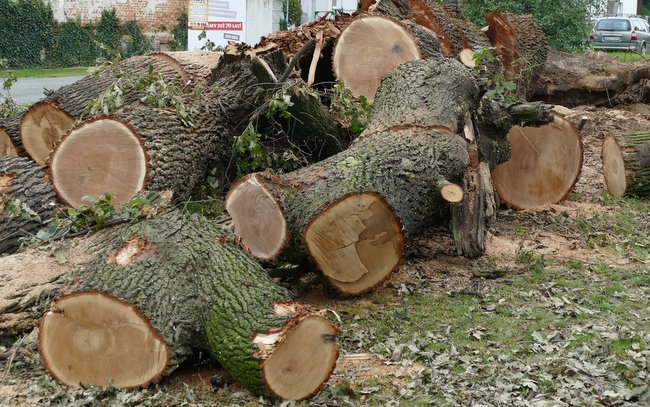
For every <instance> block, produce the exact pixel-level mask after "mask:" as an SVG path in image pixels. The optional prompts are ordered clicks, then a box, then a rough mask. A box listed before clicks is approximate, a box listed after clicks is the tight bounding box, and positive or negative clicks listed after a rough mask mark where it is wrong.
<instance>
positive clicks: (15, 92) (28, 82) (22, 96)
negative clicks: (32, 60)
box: [0, 76, 83, 105]
mask: <svg viewBox="0 0 650 407" xmlns="http://www.w3.org/2000/svg"><path fill="white" fill-rule="evenodd" d="M81 78H83V76H62V77H57V78H19V79H18V80H17V81H16V83H14V86H12V87H11V95H12V96H13V97H14V99H15V100H16V103H18V104H19V105H22V104H27V103H34V102H37V101H39V100H40V99H42V98H43V97H44V95H43V89H44V88H45V89H49V90H55V89H58V88H60V87H61V86H64V85H68V84H71V83H72V82H76V81H78V80H79V79H81ZM0 92H4V90H1V89H0Z"/></svg>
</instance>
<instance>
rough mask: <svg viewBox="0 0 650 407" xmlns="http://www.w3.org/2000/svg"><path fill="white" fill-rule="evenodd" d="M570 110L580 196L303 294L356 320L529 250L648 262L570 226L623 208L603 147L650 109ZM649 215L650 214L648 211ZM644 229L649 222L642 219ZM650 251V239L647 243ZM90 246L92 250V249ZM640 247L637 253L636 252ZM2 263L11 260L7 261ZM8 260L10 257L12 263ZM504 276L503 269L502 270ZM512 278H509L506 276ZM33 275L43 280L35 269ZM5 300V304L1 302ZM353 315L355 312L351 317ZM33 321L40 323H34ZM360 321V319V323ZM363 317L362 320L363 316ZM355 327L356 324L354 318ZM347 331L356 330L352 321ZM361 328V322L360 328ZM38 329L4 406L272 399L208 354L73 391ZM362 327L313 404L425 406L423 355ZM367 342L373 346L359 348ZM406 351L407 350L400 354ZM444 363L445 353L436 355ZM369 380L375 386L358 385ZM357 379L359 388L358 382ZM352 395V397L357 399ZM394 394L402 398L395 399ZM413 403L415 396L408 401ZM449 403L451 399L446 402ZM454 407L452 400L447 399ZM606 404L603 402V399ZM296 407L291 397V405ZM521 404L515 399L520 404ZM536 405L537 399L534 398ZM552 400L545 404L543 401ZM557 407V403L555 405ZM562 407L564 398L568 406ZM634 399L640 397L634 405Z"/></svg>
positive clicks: (79, 249)
mask: <svg viewBox="0 0 650 407" xmlns="http://www.w3.org/2000/svg"><path fill="white" fill-rule="evenodd" d="M564 113H565V117H566V118H567V119H569V120H570V121H572V122H573V123H575V124H577V123H579V122H580V121H581V120H584V119H586V120H587V121H586V125H585V126H584V128H583V130H582V132H581V135H582V140H583V144H584V162H583V169H582V173H581V176H580V179H579V181H578V182H577V184H576V186H575V190H574V195H573V196H572V197H570V199H569V200H567V201H565V202H562V203H559V204H557V205H551V206H549V207H547V208H540V209H539V210H535V211H524V212H514V211H511V210H507V209H502V210H501V211H500V212H499V214H498V216H497V220H496V222H494V223H493V224H492V225H491V228H490V231H489V235H488V238H487V252H486V254H485V255H484V256H483V257H481V258H479V259H475V260H467V259H464V258H460V257H457V256H456V255H455V253H454V250H453V241H452V238H451V236H450V234H449V232H448V231H447V230H445V229H433V230H430V231H429V232H428V233H427V234H426V235H424V236H421V237H419V238H417V239H415V240H414V241H412V242H410V244H409V252H408V261H407V263H406V264H405V265H404V267H402V269H401V270H400V271H398V272H397V273H396V275H395V276H393V278H392V279H391V280H390V282H389V283H388V284H386V286H385V287H384V288H382V289H380V290H378V291H377V292H375V293H373V294H372V295H371V296H368V297H365V298H364V297H362V298H358V299H352V300H350V299H336V298H332V297H331V296H329V295H328V293H327V292H326V290H325V289H324V288H323V287H322V286H321V285H320V284H318V283H312V284H307V285H306V286H305V287H302V288H301V290H303V291H304V293H303V294H302V295H301V296H300V298H299V299H300V301H301V302H303V303H306V304H309V305H310V306H312V307H314V308H328V309H332V310H334V311H336V312H338V311H339V310H343V313H344V314H346V315H347V317H345V318H344V319H345V322H349V321H353V322H354V321H356V320H355V319H354V318H357V317H359V318H360V319H363V318H364V315H369V314H370V315H372V313H374V312H386V309H393V308H395V309H397V308H399V307H400V306H402V305H403V304H404V301H403V298H402V297H401V296H402V295H403V294H404V293H412V292H414V291H418V292H420V293H421V292H426V293H432V294H439V295H452V296H453V295H457V294H458V293H461V294H467V293H469V294H475V293H479V294H481V293H486V292H490V291H491V290H495V289H497V288H498V287H499V286H503V285H504V284H508V278H507V276H508V275H512V274H515V275H516V274H518V273H519V274H520V273H525V272H526V270H524V269H523V268H522V266H521V261H520V260H521V259H519V258H518V257H519V256H520V255H521V253H522V251H525V250H530V251H534V253H535V255H536V256H547V257H548V258H552V259H556V260H558V261H572V262H581V263H582V264H588V265H589V264H601V263H602V264H607V265H610V266H612V267H626V266H639V267H642V268H643V267H648V268H650V265H649V264H648V258H647V257H644V256H643V255H635V254H634V252H630V251H613V250H611V249H610V248H609V247H607V246H606V245H593V244H588V241H589V238H596V237H598V238H606V237H602V236H600V235H598V236H596V232H594V230H593V229H589V228H586V230H585V231H584V232H583V233H578V232H577V231H576V228H575V227H569V226H566V227H563V223H562V222H566V224H567V225H569V224H570V223H571V220H574V221H576V222H578V221H584V220H585V219H586V220H589V219H593V218H594V217H596V216H599V215H602V216H607V215H610V214H611V215H613V214H614V212H615V211H616V210H617V209H616V207H614V206H611V205H607V204H604V203H603V202H602V201H600V200H598V199H597V197H600V196H603V194H604V193H605V192H606V186H605V183H604V178H603V176H602V165H601V160H600V149H601V145H602V142H603V140H604V138H605V137H606V136H607V135H608V134H616V133H622V132H626V131H632V130H647V129H650V114H646V113H644V112H643V111H642V113H634V112H630V111H624V110H617V109H603V108H594V107H580V108H576V109H572V110H570V111H564ZM645 219H646V220H647V219H648V218H647V217H646V218H645ZM640 226H641V227H642V228H646V229H647V227H648V225H640ZM47 250H48V251H46V252H42V253H41V255H40V256H39V259H40V260H39V261H42V262H43V264H45V263H47V264H50V265H53V266H54V267H55V268H54V269H50V270H53V271H51V272H52V273H53V274H52V275H48V276H47V279H53V278H55V277H56V275H58V274H61V273H62V272H64V269H67V268H69V267H70V266H74V264H76V263H78V262H83V261H86V260H87V258H86V257H87V253H88V250H87V246H79V245H72V246H66V247H61V246H57V247H52V248H47ZM640 250H641V251H644V250H645V252H646V253H647V251H648V250H649V249H648V246H647V242H646V246H645V248H644V247H641V248H640ZM84 253H86V256H84ZM631 253H632V254H631ZM0 264H2V263H0ZM4 264H7V263H4ZM26 269H31V270H33V271H34V272H35V273H36V272H39V270H45V269H46V268H45V267H43V265H42V264H30V265H29V266H28V267H23V270H24V271H25V272H28V270H26ZM500 273H503V274H500ZM5 274H6V270H0V275H1V276H2V277H3V278H5V283H0V284H4V287H3V286H0V289H1V290H2V291H3V292H7V291H6V290H7V289H9V287H11V288H10V290H11V291H17V290H30V289H31V288H30V287H29V286H30V285H34V284H35V282H27V284H26V285H23V286H22V287H15V286H12V284H14V283H12V281H11V278H10V276H8V275H5ZM504 275H505V276H506V278H503V276H504ZM34 278H35V279H36V280H37V281H38V280H39V279H42V276H41V277H39V276H37V275H36V274H35V275H34ZM2 301H4V302H2ZM9 303H10V300H7V299H2V298H0V309H7V307H8V304H9ZM6 314H7V315H4V316H3V317H2V318H4V320H3V319H2V318H0V323H4V322H6V321H7V320H8V318H9V316H8V314H9V313H6ZM351 315H352V316H354V317H351ZM32 322H33V321H32ZM355 323H356V322H355ZM359 323H360V324H362V322H359ZM352 325H353V326H354V324H352ZM342 328H343V329H344V330H345V329H348V328H349V327H346V326H345V325H343V327H342ZM352 329H354V328H352ZM34 338H35V335H34V333H32V334H31V335H28V336H18V337H16V338H14V339H16V341H15V342H11V341H6V342H5V343H2V344H0V345H4V346H2V347H0V406H5V405H7V406H14V405H15V406H18V405H34V406H36V405H141V404H147V405H210V404H213V405H265V404H266V405H268V404H272V403H273V402H271V401H269V400H264V399H255V398H253V397H251V396H250V395H249V394H248V393H247V392H245V391H244V390H242V389H241V388H240V387H239V386H238V385H237V384H236V383H231V382H230V381H229V379H228V377H227V375H226V374H225V373H224V372H222V371H220V370H219V369H218V368H216V367H215V366H213V365H212V364H211V363H210V362H206V361H202V362H197V363H196V364H194V365H188V366H184V367H182V368H181V369H179V370H177V371H176V372H174V373H173V374H172V376H171V377H170V378H168V379H167V380H165V381H164V382H163V383H162V384H161V385H159V386H156V387H155V388H154V389H149V390H146V391H140V392H133V393H128V392H120V391H113V392H112V393H110V394H107V393H99V394H98V393H96V392H92V391H90V390H87V389H81V390H75V391H68V390H67V389H64V388H62V386H60V385H58V384H57V383H55V382H53V381H52V380H51V379H49V378H48V376H47V375H46V374H45V372H44V371H43V370H42V368H41V367H40V362H39V361H38V355H37V352H36V343H35V339H34ZM355 338H356V337H355V335H354V334H353V333H350V334H345V336H344V338H343V344H342V347H343V349H342V352H341V357H340V359H339V361H338V364H337V367H336V369H335V371H334V373H333V375H332V377H331V379H330V381H329V383H328V384H327V386H326V388H325V389H324V390H323V392H322V393H323V394H321V395H318V396H316V397H315V398H314V399H313V400H312V401H311V404H315V405H424V404H420V403H419V402H418V401H417V400H418V399H413V398H408V394H409V393H408V391H409V386H410V385H411V384H410V383H412V378H413V377H421V376H422V375H423V372H424V371H425V370H427V369H429V368H431V364H430V363H429V365H427V363H424V362H423V361H422V360H414V361H409V360H400V356H399V354H398V355H397V356H395V355H396V353H395V352H398V351H397V347H396V348H395V350H393V354H392V355H387V354H386V353H381V352H373V351H371V349H372V347H369V348H367V349H366V348H365V347H364V346H354V347H351V346H348V345H347V343H348V342H349V341H352V340H356V339H355ZM359 349H366V351H364V352H358V350H359ZM400 352H401V351H400ZM436 360H437V359H436ZM378 378H388V380H389V381H390V382H392V384H391V386H392V387H394V388H403V389H406V390H404V394H402V392H401V390H400V391H398V393H399V394H401V395H402V398H399V397H398V398H395V399H394V401H386V400H388V399H382V398H381V397H378V398H377V399H374V400H373V395H376V394H380V393H381V392H382V391H383V390H382V389H383V386H387V385H388V384H386V383H385V382H384V381H383V380H381V379H378ZM359 383H366V384H367V385H365V386H362V385H358V384H359ZM355 384H356V385H355ZM350 400H352V401H350ZM391 400H393V399H391ZM408 400H411V401H408ZM447 400H449V399H447ZM473 400H474V401H472V402H466V401H465V402H459V405H477V406H478V405H508V403H505V402H504V403H500V402H496V401H494V400H492V401H489V400H488V401H485V400H483V401H484V402H485V403H483V404H482V403H480V402H476V401H477V400H476V398H474V399H473ZM442 404H447V405H454V403H453V402H451V403H442ZM598 404H600V403H598ZM603 404H604V405H625V403H622V404H617V403H609V404H608V403H603ZM282 405H288V404H286V403H285V404H282ZM513 405H514V404H513ZM531 405H534V403H531ZM539 405H545V404H539ZM547 405H556V404H552V403H551V404H547ZM559 405H561V404H559ZM630 405H634V403H632V404H630Z"/></svg>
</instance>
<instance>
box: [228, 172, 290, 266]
mask: <svg viewBox="0 0 650 407" xmlns="http://www.w3.org/2000/svg"><path fill="white" fill-rule="evenodd" d="M225 205H226V210H227V211H228V213H229V214H230V216H231V217H232V219H233V223H234V225H235V234H236V235H237V236H239V237H240V238H241V240H242V244H243V245H244V247H246V248H247V249H248V250H249V251H250V253H251V254H252V255H253V256H254V257H255V258H257V259H258V260H262V261H270V260H273V259H275V258H276V257H277V256H278V254H279V253H280V251H281V250H282V249H283V248H284V246H285V245H286V243H287V239H288V234H289V231H288V229H287V222H286V220H285V218H284V214H283V213H282V208H280V207H279V205H278V203H277V202H276V201H275V199H274V198H273V196H272V195H271V194H270V193H269V192H268V191H267V190H266V188H265V187H264V186H262V185H261V184H260V183H259V182H258V180H257V176H256V175H255V174H253V175H251V176H250V177H247V178H246V179H245V180H244V181H242V182H241V183H239V184H238V185H237V187H233V188H232V189H231V190H230V193H229V194H228V196H226V200H225Z"/></svg>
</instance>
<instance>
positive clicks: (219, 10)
mask: <svg viewBox="0 0 650 407" xmlns="http://www.w3.org/2000/svg"><path fill="white" fill-rule="evenodd" d="M187 16H188V18H187V25H188V27H187V29H188V33H187V34H188V36H187V40H188V44H187V45H188V49H201V48H202V47H203V46H204V45H205V44H206V43H207V42H208V40H209V41H211V42H212V43H214V45H215V46H222V47H224V46H226V45H228V41H235V42H245V41H246V27H245V24H246V1H242V0H190V2H189V10H188V14H187ZM203 32H205V35H201V34H202V33H203ZM199 37H202V38H201V39H199ZM203 37H204V38H203Z"/></svg>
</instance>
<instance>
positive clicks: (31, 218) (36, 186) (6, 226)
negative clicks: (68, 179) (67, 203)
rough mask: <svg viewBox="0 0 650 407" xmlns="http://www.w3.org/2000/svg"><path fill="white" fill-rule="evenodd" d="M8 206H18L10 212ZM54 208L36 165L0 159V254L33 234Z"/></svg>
mask: <svg viewBox="0 0 650 407" xmlns="http://www.w3.org/2000/svg"><path fill="white" fill-rule="evenodd" d="M10 206H11V207H16V206H19V207H16V208H14V209H13V210H12V211H10V210H9V207H10ZM55 208H56V201H55V194H54V189H53V188H52V184H50V183H49V181H48V178H47V176H46V175H45V174H44V173H43V171H41V169H40V168H39V167H38V165H36V163H34V162H33V161H32V160H30V159H29V158H26V157H2V158H0V254H2V253H11V252H13V251H14V250H16V249H17V248H18V247H19V246H20V241H19V239H20V238H22V237H25V236H29V235H30V234H33V233H36V231H37V230H38V229H39V228H40V227H41V226H42V225H43V222H44V221H45V220H47V219H49V218H50V217H51V216H52V214H53V213H54V209H55ZM27 209H29V210H30V211H32V212H33V213H31V214H29V213H27V211H26V210H27ZM12 212H18V213H12Z"/></svg>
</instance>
